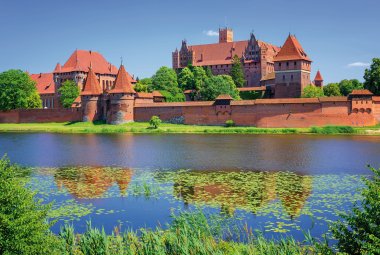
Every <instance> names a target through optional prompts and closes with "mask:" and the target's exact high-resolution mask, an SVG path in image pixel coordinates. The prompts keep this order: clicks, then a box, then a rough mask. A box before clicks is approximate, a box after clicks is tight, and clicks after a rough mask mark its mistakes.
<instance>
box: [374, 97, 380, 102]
mask: <svg viewBox="0 0 380 255" xmlns="http://www.w3.org/2000/svg"><path fill="white" fill-rule="evenodd" d="M372 100H373V101H375V102H380V96H374V97H372Z"/></svg>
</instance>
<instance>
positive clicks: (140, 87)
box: [133, 81, 148, 92]
mask: <svg viewBox="0 0 380 255" xmlns="http://www.w3.org/2000/svg"><path fill="white" fill-rule="evenodd" d="M133 89H134V90H135V91H136V92H148V86H147V85H144V84H142V83H141V82H139V81H138V82H136V84H135V86H134V88H133Z"/></svg>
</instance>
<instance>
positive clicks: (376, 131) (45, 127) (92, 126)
mask: <svg viewBox="0 0 380 255" xmlns="http://www.w3.org/2000/svg"><path fill="white" fill-rule="evenodd" d="M326 128H327V127H326ZM334 130H336V131H334ZM342 130H343V131H341V129H335V128H334V127H328V131H329V132H323V131H324V128H318V129H312V128H256V127H228V128H227V127H224V126H196V125H180V124H168V123H162V124H161V125H160V127H159V128H158V129H152V128H149V123H147V122H134V123H127V124H123V125H108V124H105V123H102V122H95V123H88V122H86V123H85V122H74V123H71V122H65V123H22V124H0V132H52V133H193V134H194V133H195V134H200V133H202V134H207V133H210V134H218V133H223V134H312V133H320V134H343V133H344V134H348V133H349V134H364V135H380V127H379V126H377V127H365V128H352V129H342ZM347 130H349V131H348V132H347ZM320 131H321V132H320Z"/></svg>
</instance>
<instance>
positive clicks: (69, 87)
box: [58, 80, 79, 108]
mask: <svg viewBox="0 0 380 255" xmlns="http://www.w3.org/2000/svg"><path fill="white" fill-rule="evenodd" d="M58 92H59V93H60V94H61V96H60V99H59V100H60V102H61V104H62V106H63V107H64V108H70V107H71V105H72V104H73V103H74V101H75V99H76V98H77V97H78V96H79V87H78V85H77V84H76V83H75V81H72V80H67V81H65V82H64V83H63V84H62V86H61V87H60V88H59V89H58Z"/></svg>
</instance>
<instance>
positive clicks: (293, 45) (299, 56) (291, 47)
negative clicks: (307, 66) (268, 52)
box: [274, 35, 311, 61]
mask: <svg viewBox="0 0 380 255" xmlns="http://www.w3.org/2000/svg"><path fill="white" fill-rule="evenodd" d="M286 60H307V61H311V60H310V58H309V57H308V56H307V54H306V53H305V51H304V50H303V49H302V46H301V44H300V43H299V42H298V40H297V38H296V37H295V36H294V35H289V36H288V38H287V39H286V41H285V43H284V45H283V46H282V48H281V50H280V52H279V53H278V54H277V56H275V57H274V61H286Z"/></svg>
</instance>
